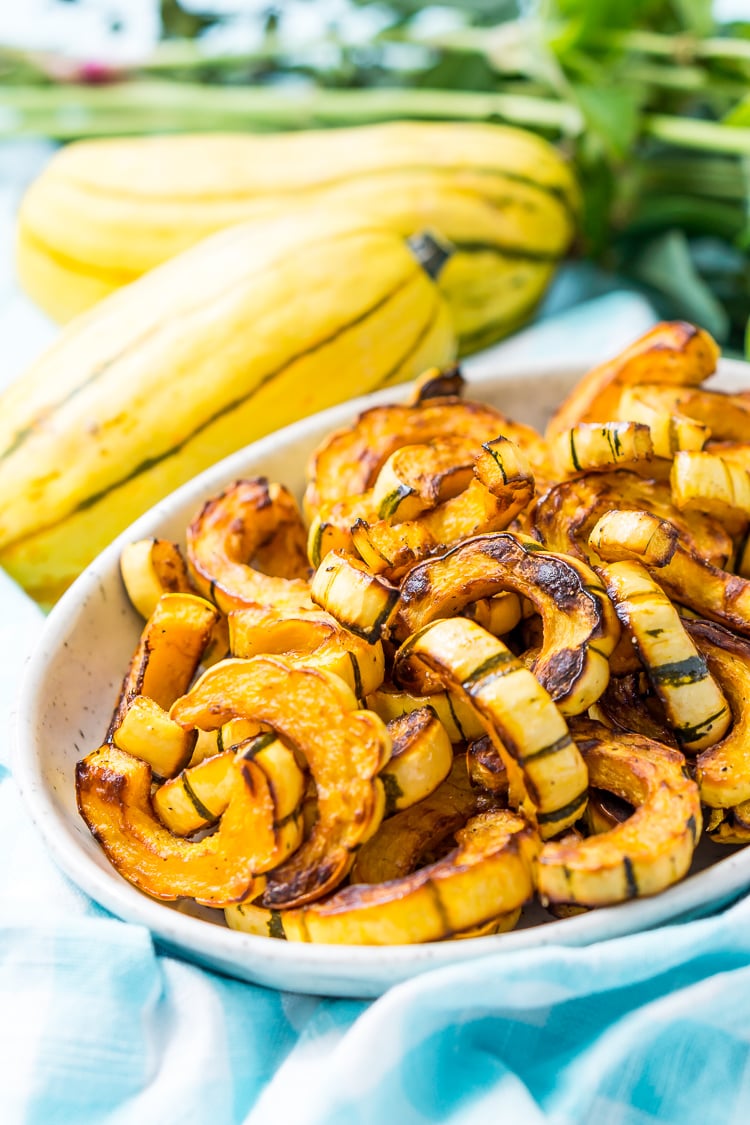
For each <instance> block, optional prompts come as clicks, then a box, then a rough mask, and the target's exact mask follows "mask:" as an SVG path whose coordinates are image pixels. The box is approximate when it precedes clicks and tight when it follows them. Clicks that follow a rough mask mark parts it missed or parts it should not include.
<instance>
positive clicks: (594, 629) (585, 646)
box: [394, 531, 620, 715]
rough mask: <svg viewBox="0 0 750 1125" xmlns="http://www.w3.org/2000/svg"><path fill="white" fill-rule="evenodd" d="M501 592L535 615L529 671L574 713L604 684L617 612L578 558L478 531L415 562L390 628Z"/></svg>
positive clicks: (405, 627) (413, 625) (403, 632)
mask: <svg viewBox="0 0 750 1125" xmlns="http://www.w3.org/2000/svg"><path fill="white" fill-rule="evenodd" d="M501 590H512V591H515V592H516V593H517V594H519V595H520V596H522V597H525V598H528V600H529V601H530V602H531V603H532V604H533V606H534V608H535V609H536V611H537V612H538V613H540V614H541V616H542V621H543V626H544V642H543V646H542V650H541V652H540V654H539V656H538V657H537V659H536V660H535V661H534V664H533V667H532V670H533V672H534V675H535V676H536V677H537V679H538V680H539V682H540V684H542V686H543V687H544V688H546V690H547V691H548V692H549V693H550V695H551V696H552V698H553V699H554V701H555V703H557V705H558V707H559V708H560V710H561V711H562V712H563V714H566V715H578V714H580V713H581V712H582V711H585V710H586V708H587V707H590V706H591V704H592V703H594V702H595V701H596V700H597V699H598V698H599V696H600V695H601V694H602V692H603V691H604V689H605V688H606V686H607V681H608V679H609V662H608V657H609V655H610V653H611V652H612V651H613V650H614V648H615V645H616V644H617V641H618V639H619V636H620V626H619V623H618V620H617V615H616V614H615V611H614V609H613V607H612V604H611V602H610V600H609V598H608V597H607V594H606V592H605V590H604V587H603V586H602V584H601V582H600V580H599V579H598V578H597V576H596V574H594V572H593V570H591V569H590V568H589V567H588V566H587V565H586V564H585V563H582V562H580V561H579V560H578V559H574V558H572V557H571V556H567V557H566V556H564V555H557V554H553V553H551V552H548V551H544V550H541V549H540V548H539V545H538V544H537V543H536V542H534V541H533V540H530V539H528V538H526V537H521V536H519V535H514V534H513V533H512V532H509V531H505V532H499V533H495V534H493V535H480V536H476V537H475V538H473V539H469V540H468V541H467V542H465V543H461V544H460V545H459V546H457V547H453V548H452V550H450V551H448V552H447V553H446V554H444V555H442V556H441V557H440V558H438V559H431V560H429V561H428V562H424V563H421V564H420V565H419V566H416V567H414V569H413V570H411V571H410V572H409V574H407V576H406V578H405V579H404V581H403V583H402V586H401V596H400V599H399V608H398V614H397V616H396V619H395V626H394V631H395V632H396V635H397V636H398V637H399V638H400V639H404V637H405V636H408V634H409V633H414V632H416V631H417V630H418V629H421V628H422V626H424V625H427V624H428V623H429V622H430V621H435V620H436V619H437V618H439V617H451V616H453V615H454V614H456V613H459V612H460V611H461V610H462V609H464V608H465V607H466V606H467V605H468V604H469V603H471V602H475V601H477V600H478V599H479V598H488V597H492V596H493V595H495V594H497V593H498V592H499V591H501Z"/></svg>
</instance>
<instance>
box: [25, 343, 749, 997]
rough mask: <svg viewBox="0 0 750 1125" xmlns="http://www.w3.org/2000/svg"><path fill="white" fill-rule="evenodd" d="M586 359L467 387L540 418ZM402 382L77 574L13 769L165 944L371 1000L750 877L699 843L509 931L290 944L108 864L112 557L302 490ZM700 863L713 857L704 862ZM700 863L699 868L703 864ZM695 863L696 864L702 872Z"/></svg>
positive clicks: (36, 682)
mask: <svg viewBox="0 0 750 1125" xmlns="http://www.w3.org/2000/svg"><path fill="white" fill-rule="evenodd" d="M581 374H582V371H581V369H580V367H571V366H568V367H560V366H555V367H554V368H550V369H539V368H534V369H532V368H527V369H525V370H519V369H518V368H517V369H515V370H514V371H512V372H510V371H509V372H505V373H502V374H499V375H495V376H491V377H488V376H482V377H480V378H477V379H475V380H472V381H471V384H470V387H469V391H468V396H467V397H474V398H479V399H483V400H485V401H487V402H491V403H493V404H494V405H496V406H498V407H500V408H501V409H502V410H504V411H505V413H506V414H508V415H510V416H511V417H514V418H517V419H519V420H520V421H525V422H530V423H532V424H534V425H537V426H543V425H544V423H545V421H546V419H547V417H548V416H549V415H550V413H551V412H552V409H553V407H554V405H555V404H556V403H557V402H559V400H560V398H561V397H562V395H563V394H564V393H565V392H566V390H567V389H568V388H569V387H570V386H571V385H572V384H573V383H574V382H575V380H576V379H577V378H578V377H579V376H580V375H581ZM717 385H720V386H724V387H725V388H727V389H732V390H737V389H740V388H743V389H747V388H748V387H750V366H748V365H746V364H741V363H736V362H724V363H722V365H721V370H720V376H719V378H718V380H717ZM403 394H404V391H403V390H401V389H398V390H395V391H393V390H391V391H388V392H386V393H381V394H378V395H373V396H369V397H368V398H366V399H360V400H357V401H355V402H351V403H348V404H346V405H344V406H340V407H336V408H334V409H332V410H327V411H325V413H322V414H319V415H317V416H316V417H314V418H309V419H306V420H304V421H302V422H298V423H297V424H295V425H293V426H290V427H288V428H287V429H285V430H282V431H280V432H279V433H276V434H273V435H271V436H270V437H267V438H264V439H263V440H261V441H258V442H256V443H255V444H254V445H251V446H249V447H248V448H247V449H245V450H243V451H242V452H240V453H237V454H235V455H233V456H232V457H229V458H227V459H226V460H225V461H222V462H221V463H220V464H218V465H216V466H214V467H213V468H212V469H210V470H208V471H207V472H205V473H203V474H202V475H201V476H199V477H197V478H196V479H195V480H193V481H191V482H190V483H189V484H187V485H185V486H184V487H183V488H181V489H179V490H178V491H177V492H175V493H173V495H172V496H170V497H168V498H167V499H166V500H164V501H163V502H162V503H161V504H159V505H157V506H156V507H155V508H153V509H152V510H151V511H150V512H148V513H147V514H146V515H144V516H143V517H142V518H141V519H140V520H138V521H137V522H136V523H135V524H133V526H132V527H131V528H129V529H128V531H126V532H125V533H124V534H123V535H122V536H121V537H120V538H119V539H118V540H117V541H116V542H114V543H113V544H112V545H111V546H110V547H109V548H108V549H107V550H106V551H104V552H103V553H102V554H101V555H100V556H99V558H98V559H96V561H95V562H94V563H92V565H91V566H90V567H89V568H88V569H87V570H86V571H85V573H84V574H83V575H81V577H80V578H79V579H78V581H77V582H76V583H75V584H74V585H73V587H72V588H71V589H70V590H69V591H68V593H67V594H66V595H65V597H64V598H63V599H62V600H61V601H60V603H59V604H58V605H57V607H56V608H55V609H54V611H53V612H52V613H51V614H50V616H49V619H48V621H47V623H46V626H45V629H44V631H43V634H42V637H41V639H40V642H39V645H38V647H37V649H36V652H35V654H34V655H33V656H32V658H31V660H30V662H29V665H28V667H27V670H26V675H25V680H24V685H23V688H22V692H21V696H20V700H19V705H18V711H17V718H16V740H15V763H14V772H15V775H16V777H17V779H18V781H19V783H20V786H21V789H22V792H23V795H24V797H25V799H26V802H27V804H28V806H29V809H30V810H31V814H32V816H33V818H34V820H35V822H36V824H37V826H38V828H39V831H40V832H41V833H42V835H43V837H44V838H45V840H46V842H47V844H48V846H49V849H50V852H51V854H52V856H53V857H54V859H55V860H56V861H57V863H58V864H59V865H60V867H61V868H62V869H63V870H64V871H65V872H66V874H67V875H69V876H70V878H71V879H73V880H74V882H76V883H77V884H78V885H79V886H80V887H81V888H82V889H83V890H84V891H86V892H87V893H88V894H89V895H91V897H92V898H94V899H95V900H96V901H97V902H99V903H100V904H101V905H103V906H104V907H106V908H107V909H108V910H110V911H112V913H113V914H116V915H117V916H118V917H120V918H123V919H126V920H127V921H130V922H137V923H142V924H143V925H145V926H148V928H149V929H150V930H151V931H152V933H153V935H154V937H155V939H156V940H157V941H158V942H159V943H160V944H161V945H162V946H164V947H165V948H167V949H169V950H170V951H172V952H176V953H179V954H181V955H183V956H185V957H187V958H189V959H190V960H193V961H197V962H199V963H201V964H203V965H207V966H210V967H212V968H215V969H219V970H221V971H222V972H224V973H228V974H230V975H231V976H236V977H240V978H243V979H245V980H250V981H254V982H256V983H259V984H264V985H269V986H272V987H275V988H281V989H286V990H291V991H298V992H307V993H314V994H321V995H332V996H358V997H367V996H376V995H378V994H379V993H381V992H383V991H384V990H385V989H386V988H387V987H389V986H390V985H392V984H395V983H397V982H399V981H403V980H405V979H408V978H409V977H412V976H414V975H416V974H417V973H423V972H425V971H427V970H428V969H432V968H436V967H438V966H441V965H448V964H452V963H455V962H458V961H465V960H468V959H474V958H478V957H484V956H487V955H488V954H492V953H497V952H499V951H510V950H517V949H522V948H531V947H536V946H541V945H548V944H559V945H585V944H588V943H591V942H595V941H601V940H603V939H606V938H611V937H615V936H619V935H621V934H626V933H631V932H633V931H636V930H641V929H646V928H648V927H650V926H654V925H657V924H659V923H663V922H667V921H675V920H677V919H679V918H685V917H688V916H690V915H693V914H698V913H701V912H705V911H707V910H708V909H710V908H711V907H712V906H716V905H718V904H719V903H721V902H726V901H728V900H730V899H732V898H734V897H737V896H738V895H740V894H742V893H743V892H744V891H745V890H746V888H747V887H750V848H748V849H745V850H736V851H731V850H727V849H723V850H722V849H720V848H719V847H718V845H713V844H711V843H710V842H708V841H706V842H705V843H704V844H702V845H701V854H700V858H699V861H698V862H697V863H696V864H695V867H694V873H693V874H691V875H690V877H689V878H687V879H685V880H684V881H683V882H682V883H680V884H679V885H678V886H676V887H673V888H671V889H670V890H668V891H666V892H665V893H663V894H661V895H658V896H656V897H654V898H650V899H639V900H634V901H633V902H629V903H626V904H623V905H621V906H617V907H611V908H608V909H602V910H597V911H593V912H591V913H590V914H584V915H580V916H578V917H575V918H569V919H566V920H564V921H549V920H547V919H548V916H547V915H546V914H544V913H543V912H542V911H541V909H540V908H538V907H537V908H535V909H534V908H532V909H531V910H530V911H529V912H528V916H527V917H526V918H525V920H524V923H523V927H522V928H520V929H517V930H515V931H513V932H511V933H508V934H500V935H496V936H493V937H484V938H475V939H473V940H469V941H461V942H436V943H434V944H430V945H422V946H396V947H384V948H380V947H376V948H374V947H354V946H344V947H342V946H321V945H297V944H292V943H286V942H283V941H276V940H273V939H271V938H262V937H253V936H251V935H248V934H241V933H237V932H234V931H232V930H229V929H227V928H226V927H225V926H224V925H223V917H222V915H221V913H220V912H217V911H209V910H205V909H204V910H201V909H200V908H196V907H194V906H193V905H192V904H188V903H183V904H180V905H179V906H177V907H174V906H170V905H165V904H163V903H159V902H156V901H154V900H152V899H150V898H148V897H147V896H146V895H144V894H141V893H140V892H139V891H137V890H136V889H135V888H134V887H132V886H130V884H129V883H127V882H126V881H125V880H124V879H122V878H121V877H120V875H118V874H117V872H116V871H115V870H114V868H112V867H111V866H110V864H109V863H108V862H107V860H106V859H105V857H104V854H103V853H102V851H101V850H100V848H99V847H98V845H97V844H96V843H95V841H94V840H93V838H92V837H91V835H90V833H89V831H88V828H87V827H86V825H85V824H84V823H83V821H82V820H81V818H80V817H79V815H78V812H77V809H76V803H75V792H74V783H73V777H74V767H75V763H76V761H77V760H78V759H79V758H81V757H82V756H83V755H84V754H86V753H88V752H89V751H90V750H93V749H94V748H95V747H96V746H98V745H99V744H100V742H101V739H102V736H103V733H104V731H105V729H106V727H107V723H108V720H109V716H110V711H111V708H112V704H113V702H114V699H115V696H116V693H117V690H118V688H119V685H120V682H121V679H122V676H123V672H124V670H125V668H126V665H127V663H128V660H129V658H130V656H131V654H132V651H133V649H134V648H135V646H136V643H137V641H138V636H139V632H140V627H141V623H140V620H139V618H138V617H137V615H136V614H135V612H134V611H133V610H132V608H131V607H130V604H129V602H128V600H127V598H126V596H125V592H124V589H123V586H122V583H121V580H120V575H119V568H118V559H119V554H120V550H121V547H122V546H123V545H124V544H125V543H127V542H130V541H132V540H134V539H140V538H143V537H145V536H152V535H160V536H164V537H167V538H170V539H175V540H183V538H184V531H185V527H186V524H187V523H188V521H189V520H190V519H191V518H192V516H193V514H194V513H195V511H196V510H197V508H198V506H199V505H200V504H201V503H202V501H203V500H204V499H206V498H207V497H209V496H211V495H212V494H214V493H216V492H217V491H218V490H220V489H221V488H222V487H223V486H224V485H225V484H227V483H228V482H230V481H232V480H235V479H236V478H238V477H241V476H254V475H260V474H263V475H266V476H268V477H269V478H270V479H272V480H280V481H283V482H284V483H285V484H287V485H288V486H289V487H290V488H292V489H293V490H294V491H295V492H296V493H297V494H298V495H301V492H302V488H303V481H304V470H305V465H306V462H307V458H308V455H309V453H310V451H311V450H312V449H313V448H314V446H315V445H316V444H317V443H318V442H319V441H320V439H321V438H322V437H323V436H324V435H325V434H327V433H328V432H329V431H330V430H331V429H333V428H334V427H336V426H340V425H342V424H345V423H346V422H347V421H349V420H350V419H351V418H352V417H353V416H354V415H355V414H356V413H357V412H358V411H359V410H361V409H362V408H363V407H364V406H367V405H371V404H372V403H375V402H386V401H393V400H394V399H396V398H399V397H402V396H403ZM705 865H708V866H705ZM702 867H703V868H704V869H702V870H701V869H700V868H702ZM696 869H697V870H696Z"/></svg>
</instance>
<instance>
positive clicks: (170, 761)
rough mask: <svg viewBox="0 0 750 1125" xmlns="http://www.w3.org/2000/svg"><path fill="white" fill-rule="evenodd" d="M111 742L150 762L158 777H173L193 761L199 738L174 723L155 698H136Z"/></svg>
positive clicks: (113, 734)
mask: <svg viewBox="0 0 750 1125" xmlns="http://www.w3.org/2000/svg"><path fill="white" fill-rule="evenodd" d="M112 742H113V743H114V744H115V746H117V747H119V749H120V750H126V751H127V752H128V754H132V755H133V756H134V757H135V758H140V759H141V761H143V762H146V763H148V765H149V766H151V769H152V770H153V772H154V776H155V777H173V776H174V774H175V773H176V772H177V771H178V770H180V769H182V767H183V766H184V765H185V764H186V763H187V762H189V761H190V759H191V758H192V755H193V751H194V749H195V743H196V735H195V731H187V730H183V729H182V727H180V726H178V725H177V723H175V722H173V721H172V719H170V717H169V714H168V713H167V711H165V710H164V708H163V707H160V706H159V704H158V703H156V702H155V701H154V700H153V699H150V698H149V697H148V696H147V695H136V696H135V698H134V699H132V700H131V701H130V705H129V706H128V709H127V711H126V712H125V713H124V715H123V716H122V719H121V721H120V723H119V726H117V727H116V728H115V730H114V731H113V733H112Z"/></svg>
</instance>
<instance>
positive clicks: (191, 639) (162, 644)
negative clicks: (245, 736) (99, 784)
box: [106, 594, 221, 777]
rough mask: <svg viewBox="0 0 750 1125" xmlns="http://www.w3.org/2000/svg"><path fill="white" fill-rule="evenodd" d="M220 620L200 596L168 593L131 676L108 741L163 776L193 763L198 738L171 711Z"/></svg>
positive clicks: (152, 620)
mask: <svg viewBox="0 0 750 1125" xmlns="http://www.w3.org/2000/svg"><path fill="white" fill-rule="evenodd" d="M220 618H221V614H220V613H219V611H218V609H217V608H216V606H213V605H211V603H210V602H207V601H204V599H203V598H199V597H196V595H194V594H163V595H162V597H161V598H160V599H159V601H158V602H157V605H156V608H155V609H154V611H153V613H152V614H151V616H150V617H149V619H148V621H147V622H146V624H145V625H144V627H143V631H142V632H141V638H140V641H139V643H138V647H137V649H136V650H135V653H134V654H133V657H132V659H131V661H130V664H129V666H128V670H127V672H126V673H125V677H124V679H123V682H122V686H121V688H120V692H119V695H118V698H117V703H116V705H115V709H114V713H113V715H112V719H111V721H110V724H109V729H108V731H107V736H106V741H107V742H112V741H114V742H116V743H117V744H118V745H119V746H120V748H121V749H123V750H127V751H128V752H129V753H134V754H136V755H137V756H138V757H141V758H143V759H144V760H146V761H148V762H149V764H150V765H151V766H153V768H154V771H155V772H156V773H157V774H158V775H159V776H160V777H171V776H172V774H174V773H176V772H177V770H179V769H181V768H182V767H183V766H184V765H186V764H187V762H188V761H189V760H190V755H191V753H192V751H193V746H194V744H195V736H194V735H190V734H187V733H186V732H183V733H182V735H180V733H179V730H178V729H177V728H176V727H175V725H174V724H173V723H172V722H171V721H170V719H169V715H168V714H167V711H168V710H169V708H170V707H171V706H172V704H173V703H174V701H175V699H177V697H178V696H180V695H182V694H183V692H185V691H187V689H188V686H189V685H190V683H191V681H192V679H193V677H194V676H195V673H196V671H197V669H198V665H199V664H200V663H201V661H202V659H203V657H204V654H205V653H206V651H207V649H208V647H209V645H210V643H211V640H212V638H213V636H214V631H215V629H216V626H217V624H218V622H219V620H220ZM131 709H133V712H132V714H130V716H129V717H128V714H129V712H130V711H131Z"/></svg>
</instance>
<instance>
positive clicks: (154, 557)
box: [120, 539, 195, 620]
mask: <svg viewBox="0 0 750 1125" xmlns="http://www.w3.org/2000/svg"><path fill="white" fill-rule="evenodd" d="M120 573H121V574H122V581H123V584H124V586H125V591H126V593H127V595H128V597H129V598H130V601H131V603H132V605H133V608H134V609H135V610H137V611H138V613H140V615H141V617H143V618H145V619H146V620H147V619H148V618H149V617H150V616H151V614H152V613H153V612H154V610H155V609H156V604H157V602H158V601H159V598H160V597H161V596H162V594H193V593H195V591H194V589H193V587H192V585H191V583H190V577H189V575H188V569H187V563H186V562H185V560H184V558H183V557H182V552H181V551H180V548H179V547H178V546H177V544H176V543H170V541H169V540H168V539H138V540H137V541H136V542H135V543H128V544H127V546H126V547H123V550H122V553H121V554H120Z"/></svg>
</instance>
